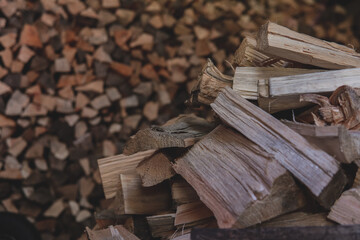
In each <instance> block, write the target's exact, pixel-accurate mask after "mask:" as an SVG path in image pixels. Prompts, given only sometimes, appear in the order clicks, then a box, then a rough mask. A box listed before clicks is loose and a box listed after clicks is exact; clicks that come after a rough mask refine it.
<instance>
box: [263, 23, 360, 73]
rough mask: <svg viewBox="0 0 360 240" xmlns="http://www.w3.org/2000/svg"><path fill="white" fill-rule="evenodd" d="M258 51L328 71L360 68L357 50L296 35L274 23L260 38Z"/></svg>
mask: <svg viewBox="0 0 360 240" xmlns="http://www.w3.org/2000/svg"><path fill="white" fill-rule="evenodd" d="M257 48H258V49H259V50H260V51H262V52H264V53H266V54H269V55H272V56H276V57H279V58H283V59H288V60H291V61H294V62H300V63H303V64H309V65H314V66H318V67H322V68H327V69H344V68H354V67H360V54H358V53H357V52H356V51H355V50H354V49H352V48H349V47H346V46H343V45H340V44H337V43H333V42H327V41H323V40H320V39H317V38H314V37H311V36H308V35H305V34H301V33H297V32H295V31H292V30H290V29H288V28H286V27H283V26H280V25H277V24H275V23H272V22H267V23H266V24H264V25H263V26H262V27H261V29H260V30H259V32H258V35H257Z"/></svg>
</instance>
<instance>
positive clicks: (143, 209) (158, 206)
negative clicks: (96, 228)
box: [120, 174, 171, 215]
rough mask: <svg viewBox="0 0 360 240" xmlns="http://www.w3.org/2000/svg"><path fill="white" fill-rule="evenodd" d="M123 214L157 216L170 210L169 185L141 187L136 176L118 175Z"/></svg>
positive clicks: (139, 179)
mask: <svg viewBox="0 0 360 240" xmlns="http://www.w3.org/2000/svg"><path fill="white" fill-rule="evenodd" d="M120 179H121V193H122V196H123V203H124V214H147V215H150V214H157V213H160V212H163V211H168V210H170V207H171V194H170V189H169V185H168V184H167V183H165V182H164V183H161V184H158V185H156V186H153V187H143V186H141V178H140V176H139V175H138V174H120Z"/></svg>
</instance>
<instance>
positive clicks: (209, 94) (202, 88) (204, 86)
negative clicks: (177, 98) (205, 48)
mask: <svg viewBox="0 0 360 240" xmlns="http://www.w3.org/2000/svg"><path fill="white" fill-rule="evenodd" d="M232 80H233V78H232V77H231V76H227V75H225V74H222V73H221V72H220V71H219V69H218V68H217V67H216V66H215V65H214V64H213V63H212V61H211V60H210V59H208V61H207V63H206V64H205V65H204V67H203V69H202V71H201V73H200V75H199V77H198V80H197V83H196V85H195V86H194V87H193V89H192V90H191V97H190V104H194V105H196V104H197V103H203V104H207V105H209V104H210V103H212V102H213V101H214V100H215V98H216V97H217V95H218V93H219V91H220V90H221V89H222V88H224V87H226V86H230V87H231V86H232Z"/></svg>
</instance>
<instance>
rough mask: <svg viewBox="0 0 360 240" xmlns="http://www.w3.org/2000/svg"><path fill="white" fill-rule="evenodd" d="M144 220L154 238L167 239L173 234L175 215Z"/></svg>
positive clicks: (164, 215) (170, 214)
mask: <svg viewBox="0 0 360 240" xmlns="http://www.w3.org/2000/svg"><path fill="white" fill-rule="evenodd" d="M146 220H147V222H148V224H149V227H150V231H151V235H152V236H153V237H154V238H156V237H160V238H163V239H164V238H169V237H170V236H171V235H172V234H173V233H174V232H175V226H174V221H175V213H168V214H161V215H154V216H149V217H146Z"/></svg>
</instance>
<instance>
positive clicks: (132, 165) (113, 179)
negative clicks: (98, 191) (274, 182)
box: [98, 150, 155, 199]
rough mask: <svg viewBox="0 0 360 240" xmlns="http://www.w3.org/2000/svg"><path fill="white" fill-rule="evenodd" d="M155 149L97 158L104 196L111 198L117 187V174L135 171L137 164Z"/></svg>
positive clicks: (118, 183)
mask: <svg viewBox="0 0 360 240" xmlns="http://www.w3.org/2000/svg"><path fill="white" fill-rule="evenodd" d="M154 152H155V150H148V151H144V152H138V153H136V154H133V155H129V156H126V155H123V154H121V155H117V156H112V157H107V158H102V159H99V160H98V165H99V170H100V175H101V180H102V184H103V189H104V194H105V198H106V199H109V198H113V197H115V195H116V191H117V190H118V188H119V185H120V181H119V174H123V173H136V167H137V165H138V164H139V163H140V162H141V161H143V160H144V159H145V158H147V157H150V156H151V155H153V154H154Z"/></svg>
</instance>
